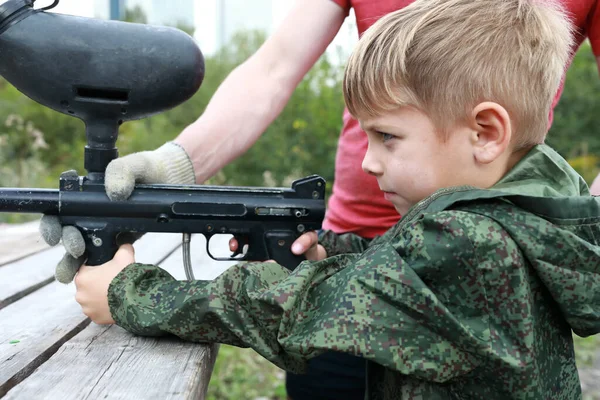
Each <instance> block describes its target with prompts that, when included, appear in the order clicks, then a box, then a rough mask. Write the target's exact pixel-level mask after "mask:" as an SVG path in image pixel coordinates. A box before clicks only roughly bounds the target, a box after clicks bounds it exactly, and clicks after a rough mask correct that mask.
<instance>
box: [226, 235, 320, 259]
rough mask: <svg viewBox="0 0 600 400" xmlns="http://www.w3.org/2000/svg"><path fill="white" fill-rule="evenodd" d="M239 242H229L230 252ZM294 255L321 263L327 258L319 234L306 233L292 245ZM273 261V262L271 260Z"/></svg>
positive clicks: (233, 239)
mask: <svg viewBox="0 0 600 400" xmlns="http://www.w3.org/2000/svg"><path fill="white" fill-rule="evenodd" d="M237 247H238V242H237V240H235V238H232V239H230V240H229V250H231V251H233V252H235V251H236V249H237ZM292 253H294V254H296V255H297V256H298V255H300V254H304V256H305V257H306V259H307V260H311V261H320V260H323V259H325V258H327V251H325V248H324V247H323V246H321V245H320V244H319V237H318V235H317V232H315V231H311V232H306V233H305V234H303V235H302V236H300V237H299V238H298V239H296V241H295V242H294V243H293V244H292ZM269 261H272V260H269Z"/></svg>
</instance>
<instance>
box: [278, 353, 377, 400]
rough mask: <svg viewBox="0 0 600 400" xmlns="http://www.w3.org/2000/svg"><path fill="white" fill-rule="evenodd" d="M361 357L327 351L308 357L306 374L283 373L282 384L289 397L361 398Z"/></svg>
mask: <svg viewBox="0 0 600 400" xmlns="http://www.w3.org/2000/svg"><path fill="white" fill-rule="evenodd" d="M365 368H366V361H365V360H364V359H363V358H360V357H356V356H351V355H349V354H344V353H335V352H328V353H324V354H321V355H320V356H318V357H315V358H313V359H311V360H309V361H308V371H307V373H306V374H302V375H296V374H292V373H289V372H288V373H287V374H286V378H285V387H286V390H287V394H288V397H289V398H290V399H291V400H329V399H342V400H364V398H365Z"/></svg>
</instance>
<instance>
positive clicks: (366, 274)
mask: <svg viewBox="0 0 600 400" xmlns="http://www.w3.org/2000/svg"><path fill="white" fill-rule="evenodd" d="M453 224H454V225H453ZM465 229H467V228H466V227H465V226H463V225H461V224H459V223H457V222H456V221H452V220H451V221H450V222H448V221H438V222H436V221H429V222H428V223H422V222H419V223H417V224H416V225H415V226H412V227H410V229H408V234H406V235H404V236H403V237H402V238H401V239H396V240H397V241H396V243H392V242H389V241H384V242H380V243H378V244H375V245H372V246H371V247H369V248H368V249H367V250H366V251H365V252H363V253H362V254H344V255H338V256H334V257H330V258H327V259H325V260H322V261H319V262H304V263H302V264H301V265H300V266H299V267H298V268H297V269H296V270H295V271H293V272H289V271H288V270H286V269H285V268H283V267H281V266H279V265H277V264H275V263H254V262H253V263H246V264H238V265H235V266H233V267H231V268H229V269H228V270H227V271H225V272H224V273H223V274H222V275H220V276H219V277H218V278H216V279H215V280H213V281H191V282H187V281H176V280H175V279H174V278H173V277H171V276H170V275H169V274H168V273H167V272H165V271H163V270H162V269H160V268H158V267H156V266H152V265H139V264H133V265H130V266H128V267H127V268H125V269H124V270H123V271H121V273H120V274H119V275H118V276H117V277H116V278H115V279H114V280H113V281H112V282H111V285H110V288H109V305H110V308H111V313H112V316H113V318H114V319H115V321H116V323H117V324H118V325H120V326H122V327H123V328H125V329H126V330H128V331H131V332H133V333H137V334H140V335H164V334H174V335H177V336H179V337H181V338H183V339H186V340H190V341H195V342H220V343H225V344H231V345H235V346H240V347H252V348H253V349H254V350H256V351H257V352H258V353H260V354H261V355H262V356H263V357H265V358H267V359H268V360H270V361H271V362H273V363H274V364H276V365H278V366H279V367H281V368H283V369H286V370H288V371H293V372H302V371H303V370H304V369H305V362H306V360H307V359H309V358H312V357H314V356H317V355H318V354H321V353H322V352H325V351H331V350H333V351H339V352H345V353H349V354H353V355H357V356H361V357H363V358H365V359H367V360H371V361H374V362H376V363H378V364H380V365H383V366H384V367H387V368H391V369H393V370H396V371H398V372H400V373H402V374H409V375H413V376H415V377H417V378H420V379H426V380H430V381H436V382H445V381H447V380H449V379H452V378H454V377H458V376H461V375H464V374H466V373H468V372H470V371H472V370H473V369H474V368H475V367H477V366H478V364H479V358H478V356H477V354H480V353H482V348H485V346H487V342H488V341H489V327H488V320H487V318H488V316H487V309H488V308H487V300H486V299H487V298H486V290H485V288H484V284H483V282H482V281H481V280H482V278H481V277H479V276H478V275H477V272H476V271H477V268H476V265H477V259H476V257H475V255H474V252H473V246H472V245H471V242H470V240H469V239H468V238H467V235H465ZM450 270H451V271H452V273H448V271H450ZM433 288H435V289H433Z"/></svg>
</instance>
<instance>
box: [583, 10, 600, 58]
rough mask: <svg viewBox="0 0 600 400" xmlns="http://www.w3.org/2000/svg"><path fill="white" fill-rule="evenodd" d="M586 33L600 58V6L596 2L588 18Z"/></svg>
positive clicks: (594, 51)
mask: <svg viewBox="0 0 600 400" xmlns="http://www.w3.org/2000/svg"><path fill="white" fill-rule="evenodd" d="M586 32H587V33H588V39H589V41H590V44H591V45H592V51H593V53H594V55H595V56H596V57H598V56H600V5H599V4H598V2H595V4H594V6H593V7H592V10H591V11H590V15H589V16H588V20H587V26H586Z"/></svg>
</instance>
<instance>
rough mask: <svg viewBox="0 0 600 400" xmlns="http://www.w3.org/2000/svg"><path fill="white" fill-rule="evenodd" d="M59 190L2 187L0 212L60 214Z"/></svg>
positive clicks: (0, 190)
mask: <svg viewBox="0 0 600 400" xmlns="http://www.w3.org/2000/svg"><path fill="white" fill-rule="evenodd" d="M58 199H59V194H58V190H55V189H15V188H10V189H6V188H0V212H15V213H42V214H51V215H57V214H58V204H59V201H58Z"/></svg>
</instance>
